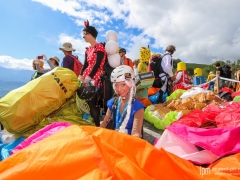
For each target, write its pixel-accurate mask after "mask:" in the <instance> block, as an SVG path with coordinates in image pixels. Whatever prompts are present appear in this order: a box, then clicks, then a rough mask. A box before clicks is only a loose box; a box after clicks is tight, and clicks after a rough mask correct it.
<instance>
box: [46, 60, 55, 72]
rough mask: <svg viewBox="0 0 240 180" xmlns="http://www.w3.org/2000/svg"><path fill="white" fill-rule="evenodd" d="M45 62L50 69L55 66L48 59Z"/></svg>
mask: <svg viewBox="0 0 240 180" xmlns="http://www.w3.org/2000/svg"><path fill="white" fill-rule="evenodd" d="M47 63H48V65H49V66H50V70H52V69H54V68H55V66H54V65H53V64H52V62H51V61H50V60H47Z"/></svg>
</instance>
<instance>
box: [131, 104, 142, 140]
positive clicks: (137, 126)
mask: <svg viewBox="0 0 240 180" xmlns="http://www.w3.org/2000/svg"><path fill="white" fill-rule="evenodd" d="M143 116H144V109H143V108H141V109H139V110H138V111H137V112H135V114H134V121H133V127H132V133H131V135H132V136H135V137H139V138H141V137H142V126H143Z"/></svg>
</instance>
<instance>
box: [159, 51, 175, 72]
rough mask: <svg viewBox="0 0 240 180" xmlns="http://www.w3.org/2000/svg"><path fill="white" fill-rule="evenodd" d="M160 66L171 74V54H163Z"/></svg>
mask: <svg viewBox="0 0 240 180" xmlns="http://www.w3.org/2000/svg"><path fill="white" fill-rule="evenodd" d="M166 53H169V52H168V51H166ZM161 65H162V68H163V70H164V71H165V72H166V73H167V74H168V75H169V76H170V77H172V76H173V72H172V69H173V62H172V56H171V55H170V54H167V55H165V56H164V57H163V58H162V63H161Z"/></svg>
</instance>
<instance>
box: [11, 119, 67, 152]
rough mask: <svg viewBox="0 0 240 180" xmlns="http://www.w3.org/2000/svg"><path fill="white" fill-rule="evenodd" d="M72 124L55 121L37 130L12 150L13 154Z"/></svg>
mask: <svg viewBox="0 0 240 180" xmlns="http://www.w3.org/2000/svg"><path fill="white" fill-rule="evenodd" d="M70 125H71V124H70V123H67V122H54V123H52V124H50V125H48V126H46V127H44V128H42V129H40V130H39V131H37V132H35V133H34V134H32V135H31V136H29V137H28V138H27V139H25V140H24V141H23V142H22V143H20V144H19V145H18V146H16V147H15V148H14V149H13V150H12V152H11V154H14V153H16V152H17V151H19V150H21V149H23V148H26V147H28V146H30V145H31V144H34V143H36V142H38V141H41V140H42V139H45V138H46V137H48V136H51V135H53V134H55V133H57V132H58V131H61V130H62V129H65V128H66V127H68V126H70Z"/></svg>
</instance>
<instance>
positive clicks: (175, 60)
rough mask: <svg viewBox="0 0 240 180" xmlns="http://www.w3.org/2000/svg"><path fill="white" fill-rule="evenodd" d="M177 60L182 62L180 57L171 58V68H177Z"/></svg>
mask: <svg viewBox="0 0 240 180" xmlns="http://www.w3.org/2000/svg"><path fill="white" fill-rule="evenodd" d="M179 62H182V61H181V59H173V68H174V69H177V64H178V63H179Z"/></svg>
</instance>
